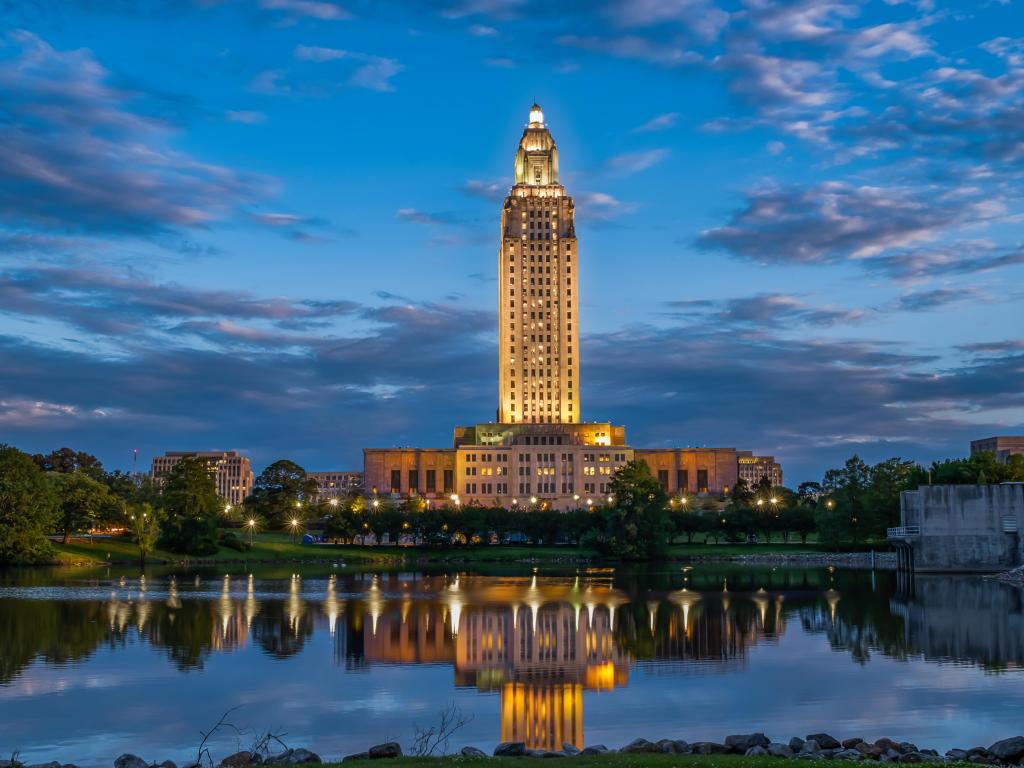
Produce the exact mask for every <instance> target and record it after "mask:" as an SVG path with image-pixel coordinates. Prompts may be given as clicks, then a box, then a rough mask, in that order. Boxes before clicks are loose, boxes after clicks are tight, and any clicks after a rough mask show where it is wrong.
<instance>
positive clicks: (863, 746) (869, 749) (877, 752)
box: [854, 741, 885, 760]
mask: <svg viewBox="0 0 1024 768" xmlns="http://www.w3.org/2000/svg"><path fill="white" fill-rule="evenodd" d="M854 749H856V750H857V751H858V752H860V753H861V754H862V755H864V756H865V757H869V758H871V759H872V760H877V759H878V758H880V757H881V756H882V755H883V754H884V753H885V750H884V749H882V748H881V747H880V746H878V745H877V744H869V743H868V742H866V741H862V742H861V743H860V744H858V745H857V746H855V747H854Z"/></svg>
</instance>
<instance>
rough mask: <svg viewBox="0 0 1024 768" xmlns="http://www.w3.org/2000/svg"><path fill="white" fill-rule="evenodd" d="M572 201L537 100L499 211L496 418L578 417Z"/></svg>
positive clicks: (569, 420)
mask: <svg viewBox="0 0 1024 768" xmlns="http://www.w3.org/2000/svg"><path fill="white" fill-rule="evenodd" d="M574 216H575V206H574V205H573V201H572V198H571V197H569V196H568V195H567V194H566V193H565V187H563V186H562V185H561V184H559V183H558V149H557V147H556V146H555V140H554V139H553V138H552V137H551V133H550V131H548V128H547V126H546V125H545V124H544V113H543V112H541V110H540V107H539V106H537V105H536V104H534V105H533V108H532V109H531V110H530V122H529V124H528V125H527V126H526V129H525V130H524V131H523V136H522V139H520V141H519V149H518V151H517V152H516V161H515V184H514V185H513V186H512V189H511V190H510V191H509V194H508V196H507V197H506V198H505V204H504V206H503V207H502V211H501V250H500V252H499V254H498V342H499V347H498V370H499V405H498V421H499V422H500V423H506V424H516V423H534V424H537V423H570V424H571V423H573V422H577V421H579V419H580V377H579V365H580V359H579V354H580V344H579V292H578V289H577V288H578V277H577V273H578V262H577V249H576V224H575V218H574Z"/></svg>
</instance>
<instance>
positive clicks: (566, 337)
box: [363, 104, 782, 510]
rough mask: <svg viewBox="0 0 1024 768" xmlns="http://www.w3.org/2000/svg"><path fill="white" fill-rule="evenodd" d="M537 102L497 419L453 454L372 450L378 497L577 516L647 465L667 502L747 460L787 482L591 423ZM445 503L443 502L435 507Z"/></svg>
mask: <svg viewBox="0 0 1024 768" xmlns="http://www.w3.org/2000/svg"><path fill="white" fill-rule="evenodd" d="M558 162H559V161H558V149H557V147H556V146H555V140H554V138H552V135H551V132H550V131H549V130H548V127H547V125H546V123H545V122H544V113H543V112H542V111H541V108H540V107H539V106H538V105H537V104H534V105H533V107H532V108H531V109H530V114H529V122H528V123H527V125H526V127H525V129H524V130H523V135H522V137H521V138H520V141H519V146H518V148H517V150H516V155H515V163H514V169H515V175H514V183H513V184H512V187H511V188H510V189H509V192H508V195H506V197H505V199H504V203H503V205H502V209H501V242H500V244H499V247H498V254H497V256H498V259H497V267H498V276H499V280H498V408H497V421H496V422H488V423H480V424H475V425H473V426H468V427H461V426H460V427H456V428H455V433H454V440H453V441H452V443H453V444H452V447H451V448H366V449H364V451H363V489H364V491H365V492H366V493H367V494H369V495H381V496H392V497H394V498H410V497H414V496H418V497H423V498H424V499H425V500H426V501H427V503H428V504H434V503H437V504H450V503H454V504H470V505H474V506H476V505H486V506H502V507H520V508H525V507H529V508H541V507H544V508H553V509H562V510H564V509H571V508H576V507H586V506H594V505H600V504H605V503H607V502H608V496H609V494H610V493H611V483H612V479H613V478H614V476H615V473H616V471H618V470H619V469H620V468H621V467H622V466H623V465H625V464H626V463H628V462H630V461H633V460H635V459H636V460H641V461H643V462H645V463H646V464H647V466H648V467H649V468H650V470H651V473H652V474H653V475H654V477H656V478H657V479H658V481H659V482H660V483H661V486H662V488H663V489H664V490H665V492H666V493H667V494H669V495H673V496H674V495H681V494H698V495H704V494H707V495H719V494H724V493H728V492H729V490H730V489H731V488H732V487H733V486H735V484H736V480H737V477H739V472H740V468H741V467H743V466H745V465H743V464H741V463H740V460H739V456H740V455H742V456H745V457H749V458H750V459H751V464H750V466H749V467H748V468H747V469H748V470H749V472H750V473H751V474H750V476H752V477H753V476H755V475H756V477H757V478H760V477H761V476H762V475H767V476H768V477H770V478H772V481H773V484H776V485H781V483H782V468H781V467H780V466H779V465H778V463H777V462H776V461H775V459H774V458H772V457H770V456H764V457H754V456H753V454H752V453H751V452H750V451H744V452H737V451H736V449H735V448H652V449H640V448H636V449H634V448H631V447H629V446H628V445H627V444H626V430H625V427H622V426H617V425H614V424H611V423H609V422H603V421H599V422H583V421H581V416H582V414H581V410H580V380H581V378H582V377H581V375H580V344H579V307H580V295H579V277H578V273H579V269H580V268H581V264H580V261H579V251H578V243H577V240H576V226H575V210H576V209H575V204H574V202H573V199H572V197H571V196H570V195H569V194H568V193H567V192H566V189H565V187H564V186H563V185H562V184H561V183H560V182H559V167H558ZM435 500H436V501H435Z"/></svg>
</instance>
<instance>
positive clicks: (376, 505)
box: [373, 499, 380, 509]
mask: <svg viewBox="0 0 1024 768" xmlns="http://www.w3.org/2000/svg"><path fill="white" fill-rule="evenodd" d="M379 506H380V499H374V500H373V508H374V509H377V507H379Z"/></svg>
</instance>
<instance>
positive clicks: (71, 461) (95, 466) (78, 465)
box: [32, 448, 107, 482]
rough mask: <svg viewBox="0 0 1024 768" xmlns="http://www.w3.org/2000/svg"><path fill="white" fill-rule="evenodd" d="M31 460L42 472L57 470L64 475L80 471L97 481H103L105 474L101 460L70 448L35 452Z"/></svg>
mask: <svg viewBox="0 0 1024 768" xmlns="http://www.w3.org/2000/svg"><path fill="white" fill-rule="evenodd" d="M32 461H34V462H35V463H36V464H37V465H38V466H39V468H40V469H41V470H43V472H59V473H61V474H66V475H69V474H72V473H74V472H82V473H84V474H86V475H88V476H89V477H91V478H92V479H93V480H98V481H99V482H103V480H104V479H105V478H106V474H107V473H106V472H104V471H103V464H102V462H100V460H99V459H97V458H96V457H95V456H93V455H92V454H91V453H86V452H85V451H74V450H72V449H71V448H58V449H57V450H56V451H50V453H47V454H42V453H37V454H35V455H34V456H33V457H32Z"/></svg>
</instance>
